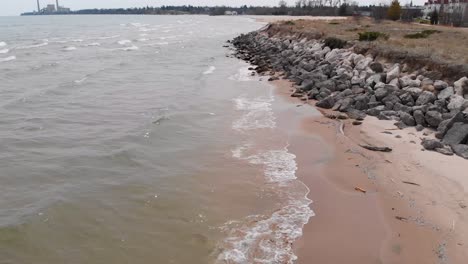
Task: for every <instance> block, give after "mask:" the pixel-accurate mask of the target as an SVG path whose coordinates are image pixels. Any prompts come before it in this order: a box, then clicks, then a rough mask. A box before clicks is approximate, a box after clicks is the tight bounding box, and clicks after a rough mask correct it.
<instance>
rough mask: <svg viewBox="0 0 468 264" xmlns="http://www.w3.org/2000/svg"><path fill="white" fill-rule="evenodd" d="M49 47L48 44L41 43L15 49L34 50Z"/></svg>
mask: <svg viewBox="0 0 468 264" xmlns="http://www.w3.org/2000/svg"><path fill="white" fill-rule="evenodd" d="M47 45H49V43H48V42H43V43H38V44H33V45H26V46H19V47H17V48H16V49H20V50H21V49H34V48H40V47H44V46H47Z"/></svg>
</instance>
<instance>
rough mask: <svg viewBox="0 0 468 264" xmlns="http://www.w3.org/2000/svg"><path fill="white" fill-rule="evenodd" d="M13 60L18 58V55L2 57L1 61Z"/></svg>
mask: <svg viewBox="0 0 468 264" xmlns="http://www.w3.org/2000/svg"><path fill="white" fill-rule="evenodd" d="M12 60H16V56H10V57H6V58H0V62H7V61H12Z"/></svg>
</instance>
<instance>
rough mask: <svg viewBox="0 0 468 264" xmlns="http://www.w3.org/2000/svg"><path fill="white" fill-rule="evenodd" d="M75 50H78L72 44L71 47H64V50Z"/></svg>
mask: <svg viewBox="0 0 468 264" xmlns="http://www.w3.org/2000/svg"><path fill="white" fill-rule="evenodd" d="M73 50H76V47H73V46H70V47H65V48H63V51H73Z"/></svg>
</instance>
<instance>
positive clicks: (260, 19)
mask: <svg viewBox="0 0 468 264" xmlns="http://www.w3.org/2000/svg"><path fill="white" fill-rule="evenodd" d="M246 17H248V18H252V19H255V20H256V21H258V22H266V23H272V22H277V21H285V20H325V21H327V20H339V19H347V17H340V16H246Z"/></svg>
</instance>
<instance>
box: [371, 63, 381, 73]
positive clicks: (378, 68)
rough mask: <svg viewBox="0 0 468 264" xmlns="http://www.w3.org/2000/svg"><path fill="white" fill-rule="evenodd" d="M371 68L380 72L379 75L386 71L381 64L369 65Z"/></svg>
mask: <svg viewBox="0 0 468 264" xmlns="http://www.w3.org/2000/svg"><path fill="white" fill-rule="evenodd" d="M369 68H370V69H371V70H373V71H374V72H378V73H380V72H383V71H384V67H383V65H382V63H380V62H372V63H371V64H369Z"/></svg>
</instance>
